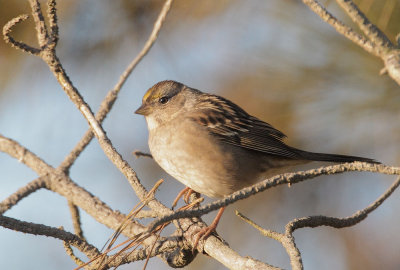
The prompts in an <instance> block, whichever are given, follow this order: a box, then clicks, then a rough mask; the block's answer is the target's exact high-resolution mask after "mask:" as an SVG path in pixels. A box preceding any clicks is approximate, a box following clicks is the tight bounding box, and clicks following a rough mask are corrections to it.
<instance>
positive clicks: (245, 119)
mask: <svg viewBox="0 0 400 270" xmlns="http://www.w3.org/2000/svg"><path fill="white" fill-rule="evenodd" d="M198 105H199V106H198V107H197V110H196V112H195V113H193V114H192V116H191V118H192V120H194V121H196V122H197V123H198V124H200V125H202V126H205V127H207V129H208V130H209V131H210V133H211V134H213V135H215V136H217V137H218V138H219V139H220V140H222V141H224V142H226V143H229V144H232V145H236V146H239V147H243V148H246V149H250V150H254V151H258V152H262V153H265V154H270V155H277V156H281V157H287V158H298V157H299V154H298V153H297V152H296V150H295V149H294V148H292V147H290V146H288V145H286V144H285V143H284V142H283V139H284V138H285V137H286V136H285V134H283V133H282V132H281V131H279V130H277V129H275V128H274V127H273V126H271V125H270V124H268V123H266V122H264V121H261V120H260V119H258V118H256V117H254V116H251V115H249V114H248V113H246V112H245V111H244V110H243V109H241V108H240V107H239V106H237V105H235V104H234V103H232V102H230V101H229V100H226V99H224V98H222V97H220V96H216V95H205V96H202V97H201V100H200V102H198Z"/></svg>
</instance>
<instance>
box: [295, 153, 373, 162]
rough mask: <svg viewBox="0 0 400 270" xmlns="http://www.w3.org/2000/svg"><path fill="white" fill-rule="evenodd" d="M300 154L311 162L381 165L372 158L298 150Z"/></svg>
mask: <svg viewBox="0 0 400 270" xmlns="http://www.w3.org/2000/svg"><path fill="white" fill-rule="evenodd" d="M298 154H299V155H300V156H302V157H303V158H304V159H306V160H311V161H326V162H336V163H345V162H354V161H360V162H368V163H373V164H381V163H380V162H379V161H376V160H374V159H371V158H364V157H357V156H347V155H336V154H324V153H313V152H307V151H302V150H298Z"/></svg>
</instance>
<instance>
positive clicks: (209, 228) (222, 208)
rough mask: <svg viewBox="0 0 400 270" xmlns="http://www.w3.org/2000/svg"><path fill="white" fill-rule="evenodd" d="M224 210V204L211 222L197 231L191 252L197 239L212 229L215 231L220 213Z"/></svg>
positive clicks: (205, 235)
mask: <svg viewBox="0 0 400 270" xmlns="http://www.w3.org/2000/svg"><path fill="white" fill-rule="evenodd" d="M224 210H225V206H224V207H221V208H220V209H219V211H218V213H217V215H216V216H215V218H214V220H213V222H212V223H211V224H210V225H209V226H207V227H205V228H203V229H201V230H200V231H199V232H198V233H197V235H196V240H195V241H194V244H193V248H192V251H193V252H194V250H195V249H196V248H197V245H198V244H199V241H200V240H202V239H204V238H206V237H207V236H209V235H210V234H211V233H212V232H213V231H215V229H216V228H217V226H218V223H219V220H220V219H221V216H222V214H223V213H224Z"/></svg>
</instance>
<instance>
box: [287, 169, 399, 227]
mask: <svg viewBox="0 0 400 270" xmlns="http://www.w3.org/2000/svg"><path fill="white" fill-rule="evenodd" d="M399 185H400V177H398V178H397V179H396V181H395V182H393V184H392V185H391V186H390V187H389V188H388V189H387V190H386V191H385V193H384V194H382V195H381V196H380V197H379V198H378V199H376V200H375V201H374V202H373V203H371V204H370V205H369V206H367V207H366V208H364V209H362V210H360V211H357V212H356V213H354V214H353V215H351V216H349V217H345V218H336V217H327V216H312V217H304V218H299V219H295V220H293V221H291V222H290V223H289V224H287V225H286V231H287V233H293V232H294V231H295V230H297V229H299V228H304V227H311V228H314V227H318V226H330V227H334V228H344V227H350V226H353V225H355V224H357V223H359V222H361V221H362V220H364V219H365V218H366V217H367V216H368V214H370V213H371V212H372V211H374V210H375V209H376V208H378V206H380V205H381V204H382V203H383V202H384V201H385V200H386V199H387V198H388V197H389V196H390V195H391V194H392V193H393V192H394V191H395V190H396V188H397V187H398V186H399Z"/></svg>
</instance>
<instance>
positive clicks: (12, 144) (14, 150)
mask: <svg viewBox="0 0 400 270" xmlns="http://www.w3.org/2000/svg"><path fill="white" fill-rule="evenodd" d="M0 152H4V153H7V154H8V155H10V156H12V157H13V158H15V159H17V160H18V161H19V162H22V163H23V164H25V165H26V166H28V167H29V168H31V169H32V170H34V171H35V172H36V173H37V174H38V175H40V176H42V175H46V174H47V173H49V172H51V171H52V170H53V167H51V166H50V165H48V164H47V163H46V162H45V161H43V160H42V159H40V158H39V157H38V156H36V155H35V154H34V153H32V152H31V151H29V150H28V149H27V148H25V147H23V146H22V145H20V144H19V143H18V142H16V141H14V140H12V139H9V138H7V137H4V136H3V135H1V134H0Z"/></svg>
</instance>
